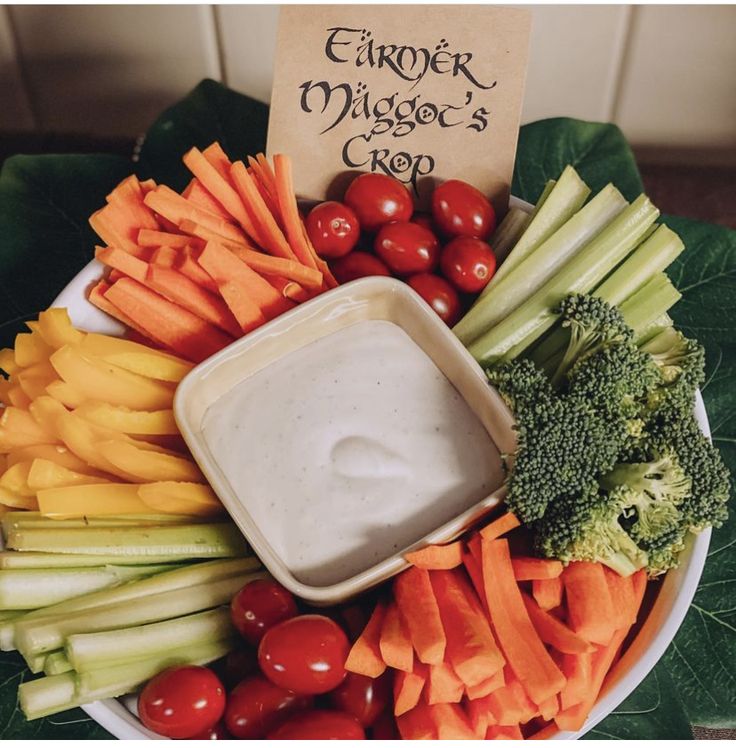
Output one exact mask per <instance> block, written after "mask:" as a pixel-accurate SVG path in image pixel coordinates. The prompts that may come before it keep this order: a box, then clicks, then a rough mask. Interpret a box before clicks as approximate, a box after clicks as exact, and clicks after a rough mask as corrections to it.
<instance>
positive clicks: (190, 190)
mask: <svg viewBox="0 0 736 748" xmlns="http://www.w3.org/2000/svg"><path fill="white" fill-rule="evenodd" d="M182 197H186V199H187V200H189V202H190V203H194V205H198V206H199V207H200V208H204V209H205V210H208V211H209V212H210V213H215V214H216V215H218V216H220V218H222V219H223V220H225V221H229V220H230V214H229V213H228V212H227V211H226V210H225V208H223V207H222V205H220V203H218V202H217V200H215V198H214V197H212V195H211V194H210V193H209V192H208V191H207V190H206V189H205V187H204V186H203V185H202V183H201V182H200V181H199V179H197V178H196V177H194V179H192V181H191V182H189V185H188V186H187V189H186V192H183V193H182Z"/></svg>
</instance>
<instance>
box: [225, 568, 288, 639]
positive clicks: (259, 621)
mask: <svg viewBox="0 0 736 748" xmlns="http://www.w3.org/2000/svg"><path fill="white" fill-rule="evenodd" d="M298 612H299V611H298V610H297V607H296V601H295V600H294V596H293V595H292V594H291V592H289V591H288V590H286V589H284V587H282V586H281V585H280V584H279V583H278V582H274V581H272V580H271V579H256V580H254V581H253V582H249V583H248V584H246V585H245V587H243V589H242V590H240V592H238V594H237V595H235V597H234V598H233V599H232V602H231V603H230V617H231V618H232V621H233V626H235V628H236V629H237V630H238V631H239V632H240V635H241V636H242V637H243V639H245V640H246V641H248V642H250V643H251V644H254V645H256V644H258V643H259V642H260V641H261V639H262V638H263V635H264V634H265V633H266V631H268V629H270V628H271V627H272V626H273V625H274V624H277V623H280V622H281V621H285V620H286V619H287V618H293V617H294V616H295V615H296V614H297V613H298Z"/></svg>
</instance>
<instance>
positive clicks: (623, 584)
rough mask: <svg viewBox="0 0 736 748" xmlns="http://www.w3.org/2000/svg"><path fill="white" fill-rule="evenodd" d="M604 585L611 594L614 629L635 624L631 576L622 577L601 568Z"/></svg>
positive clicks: (611, 570)
mask: <svg viewBox="0 0 736 748" xmlns="http://www.w3.org/2000/svg"><path fill="white" fill-rule="evenodd" d="M603 574H604V575H605V577H606V584H607V585H608V590H609V592H610V593H611V601H612V602H613V610H614V613H615V615H616V622H615V623H616V628H622V627H623V626H627V625H628V626H631V625H632V624H634V623H636V618H635V616H636V609H635V605H634V599H635V598H634V594H635V593H634V580H633V579H632V578H631V576H628V577H622V576H621V575H620V574H618V573H617V572H615V571H613V569H609V568H608V567H607V566H606V567H603Z"/></svg>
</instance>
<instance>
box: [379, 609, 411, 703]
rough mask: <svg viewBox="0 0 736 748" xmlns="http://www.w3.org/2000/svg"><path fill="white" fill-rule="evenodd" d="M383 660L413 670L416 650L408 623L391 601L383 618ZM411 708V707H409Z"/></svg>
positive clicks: (399, 668) (401, 668) (380, 645)
mask: <svg viewBox="0 0 736 748" xmlns="http://www.w3.org/2000/svg"><path fill="white" fill-rule="evenodd" d="M379 647H380V650H381V657H382V658H383V661H384V662H385V663H386V664H387V665H388V666H389V667H392V668H395V669H396V670H403V671H405V672H407V673H410V672H412V668H413V666H414V650H413V649H412V646H411V639H410V638H409V632H408V630H407V628H406V624H405V623H404V622H403V621H402V620H401V613H400V612H399V608H398V606H397V605H396V603H393V602H392V603H391V604H390V605H389V606H388V608H387V610H386V616H385V617H384V619H383V626H382V628H381V638H380V642H379ZM408 708H409V709H411V707H408Z"/></svg>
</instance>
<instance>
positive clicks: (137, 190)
mask: <svg viewBox="0 0 736 748" xmlns="http://www.w3.org/2000/svg"><path fill="white" fill-rule="evenodd" d="M105 199H106V201H107V202H108V204H110V205H114V206H115V207H116V208H117V209H118V211H119V214H118V215H120V216H121V217H123V216H125V217H126V220H127V224H128V225H129V226H131V227H141V228H146V229H157V228H158V223H157V222H156V217H155V216H154V214H153V211H152V210H151V209H150V208H148V207H146V205H145V204H144V202H143V190H142V188H141V184H140V182H139V181H138V177H136V176H135V174H131V175H130V176H129V177H126V178H125V179H123V181H122V182H120V184H119V185H118V186H117V187H116V188H115V189H114V190H113V191H112V192H111V193H110V194H109V195H108V196H107V197H106V198H105Z"/></svg>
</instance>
